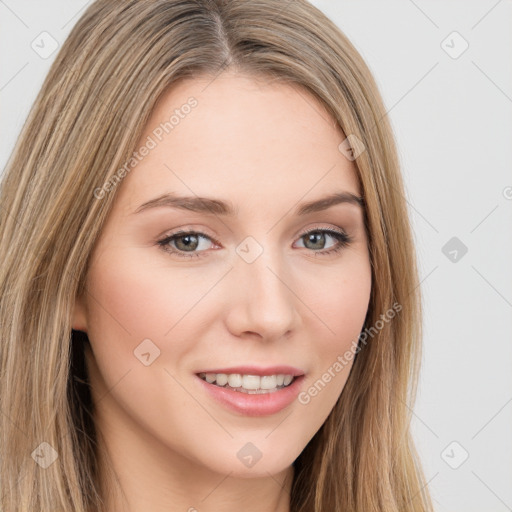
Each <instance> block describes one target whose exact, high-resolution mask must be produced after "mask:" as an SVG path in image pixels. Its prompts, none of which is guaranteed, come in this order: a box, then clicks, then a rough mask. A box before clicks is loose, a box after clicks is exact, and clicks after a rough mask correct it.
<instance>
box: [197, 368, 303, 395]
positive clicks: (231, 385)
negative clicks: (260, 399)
mask: <svg viewBox="0 0 512 512" xmlns="http://www.w3.org/2000/svg"><path fill="white" fill-rule="evenodd" d="M196 375H197V376H198V377H199V378H200V379H202V380H204V381H205V382H207V383H208V384H212V385H214V386H217V387H219V388H226V389H229V390H231V391H238V392H240V393H246V394H249V395H262V394H268V393H275V392H276V391H279V390H281V389H284V388H287V387H288V386H291V385H292V384H293V382H294V381H295V380H296V379H297V378H298V377H299V376H296V375H292V374H290V373H275V374H272V375H253V374H249V373H247V374H246V373H206V372H201V373H198V374H196Z"/></svg>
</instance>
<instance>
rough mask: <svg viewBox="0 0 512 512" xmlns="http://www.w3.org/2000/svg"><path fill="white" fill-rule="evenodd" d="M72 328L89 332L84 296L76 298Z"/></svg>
mask: <svg viewBox="0 0 512 512" xmlns="http://www.w3.org/2000/svg"><path fill="white" fill-rule="evenodd" d="M71 328H72V329H73V330H75V331H82V332H85V333H87V309H86V307H85V301H84V299H83V297H82V296H77V297H76V299H75V305H74V309H73V318H72V324H71Z"/></svg>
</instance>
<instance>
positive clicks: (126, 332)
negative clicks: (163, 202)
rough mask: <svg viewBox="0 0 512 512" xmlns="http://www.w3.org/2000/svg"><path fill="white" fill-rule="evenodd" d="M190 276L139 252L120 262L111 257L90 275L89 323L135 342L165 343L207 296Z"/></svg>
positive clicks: (125, 254)
mask: <svg viewBox="0 0 512 512" xmlns="http://www.w3.org/2000/svg"><path fill="white" fill-rule="evenodd" d="M188 274H189V273H188V272H186V271H184V270H181V271H173V270H170V269H169V268H166V267H163V266H162V263H160V262H157V263H155V261H151V262H148V261H146V258H144V257H142V256H140V253H138V252H137V251H135V250H134V251H130V250H124V251H123V258H122V259H121V258H116V255H115V253H114V252H112V254H110V255H109V256H108V258H107V257H106V256H105V257H104V258H103V259H102V260H101V261H99V260H98V261H96V262H95V264H94V265H93V266H92V267H91V270H90V272H89V279H88V284H89V289H90V290H91V294H92V299H93V300H90V301H89V305H90V308H89V310H90V311H89V314H90V317H91V324H92V325H94V326H96V327H97V328H101V330H102V332H109V333H110V334H115V333H118V335H120V336H122V337H123V338H124V339H130V340H131V341H132V342H133V343H135V342H137V340H139V342H140V341H142V340H143V339H145V338H149V339H163V338H164V337H166V335H167V334H168V333H169V331H171V330H172V329H173V328H174V326H176V325H177V323H178V322H179V321H180V319H182V318H183V317H184V316H185V315H186V314H187V312H188V311H189V310H190V309H191V308H192V307H193V305H194V304H196V303H197V302H198V301H199V300H200V299H201V297H202V296H203V295H204V294H205V291H207V286H206V283H204V282H202V281H201V279H198V278H194V276H190V275H188ZM203 281H204V280H203ZM94 299H95V300H94Z"/></svg>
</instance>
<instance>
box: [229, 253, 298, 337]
mask: <svg viewBox="0 0 512 512" xmlns="http://www.w3.org/2000/svg"><path fill="white" fill-rule="evenodd" d="M230 274H231V276H230V284H229V286H230V287H231V290H232V292H231V291H230V301H229V311H228V314H227V318H226V323H227V327H228V329H229V331H230V332H231V333H232V334H233V335H236V336H239V337H244V336H247V335H248V334H247V333H251V334H253V335H258V336H259V337H260V338H261V339H262V340H266V341H274V340H278V339H280V338H282V337H285V336H288V335H289V334H290V333H291V332H292V331H294V330H295V329H297V328H298V326H299V324H300V321H301V319H300V315H299V312H298V310H297V307H298V303H299V304H300V300H299V298H298V297H297V296H296V295H295V294H294V292H293V282H292V281H293V279H292V273H291V272H290V271H287V270H286V267H285V265H284V262H283V258H282V254H281V255H280V254H279V253H278V252H277V251H275V252H271V251H270V250H269V249H268V248H265V249H264V250H263V253H262V254H261V255H260V256H259V257H258V258H257V259H256V260H255V261H253V262H252V263H248V262H247V261H245V260H244V259H243V258H241V257H238V256H237V257H236V258H235V263H234V268H233V270H232V271H231V272H230Z"/></svg>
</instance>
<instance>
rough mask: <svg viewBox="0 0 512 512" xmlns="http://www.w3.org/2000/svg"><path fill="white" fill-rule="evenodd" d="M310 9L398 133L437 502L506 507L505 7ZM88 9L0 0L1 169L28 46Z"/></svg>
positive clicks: (405, 0) (510, 35)
mask: <svg viewBox="0 0 512 512" xmlns="http://www.w3.org/2000/svg"><path fill="white" fill-rule="evenodd" d="M286 1H288V0H286ZM312 3H313V4H314V5H316V6H317V7H319V8H320V9H322V10H323V11H324V12H325V13H326V14H327V15H328V16H329V17H330V18H332V19H333V20H334V21H335V22H336V23H337V24H338V26H339V27H340V28H341V29H342V30H343V31H344V32H345V33H346V34H347V36H348V37H349V38H350V39H351V41H352V42H353V43H354V45H355V46H356V48H357V49H358V50H359V51H360V52H361V54H362V55H363V57H364V58H365V59H366V61H367V62H368V64H369V66H370V68H371V69H372V71H373V72H374V74H375V77H376V79H377V82H378V84H379V87H380V89H381V92H382V94H383V97H384V100H385V103H386V105H387V108H388V110H389V114H388V115H389V117H390V119H391V122H392V125H393V127H394V130H395V134H396V137H397V142H398V146H399V151H400V155H401V161H402V165H403V173H404V176H405V180H406V187H407V201H408V205H409V210H410V214H411V218H412V222H413V226H414V232H415V239H416V244H417V249H418V256H419V264H420V279H421V289H422V294H423V299H424V309H425V317H424V329H425V338H424V344H425V349H424V358H423V367H422V374H421V382H420V388H419V393H418V400H417V403H416V406H415V408H414V421H413V431H414V436H415V439H416V441H417V446H418V449H419V452H420V455H421V457H422V459H423V462H424V467H425V471H426V475H427V479H428V481H429V484H428V485H429V488H430V490H431V493H432V495H433V497H434V500H435V506H436V510H437V511H438V512H445V511H450V512H484V511H485V512H502V511H503V512H505V511H507V510H512V371H511V370H512V344H511V339H512V337H511V331H512V322H511V312H512V287H511V284H512V279H511V277H512V272H511V267H512V264H511V262H512V237H511V233H512V175H511V172H510V170H511V164H512V139H511V135H512V117H511V112H512V64H511V63H512V31H511V25H512V2H511V1H507V0H500V1H496V0H479V1H468V0H460V1H447V0H443V1H440V0H438V1H433V0H429V1H427V0H423V1H420V0H414V1H413V0H400V1H398V0H396V1H391V0H387V1H381V0H374V1H368V0H351V1H348V0H314V1H313V2H312ZM284 4H285V2H284V1H283V5H284ZM86 5H88V3H87V2H85V1H83V0H80V1H79V0H65V1H64V0H59V1H57V0H46V1H45V2H37V1H35V0H33V1H28V0H0V26H1V30H0V62H1V66H0V113H1V115H0V141H1V142H0V169H3V168H4V166H5V163H6V162H7V158H8V156H9V154H10V151H11V149H12V147H13V144H14V141H15V139H16V137H17V135H18V133H19V131H20V129H21V126H22V124H23V122H24V120H25V117H26V115H27V113H28V109H29V107H30V105H31V103H32V101H33V100H34V98H35V95H36V93H37V91H38V89H39V88H40V86H41V84H42V80H43V78H44V76H45V74H46V73H47V71H48V68H49V66H50V64H51V62H52V60H53V58H54V57H55V53H53V54H52V55H50V56H49V57H48V58H46V59H43V58H41V57H40V56H39V55H38V54H37V53H36V52H35V51H34V50H33V49H32V47H31V44H32V42H33V41H35V42H36V43H38V44H39V45H40V46H42V43H41V42H40V41H41V37H47V36H40V34H41V33H42V32H43V31H46V32H48V33H49V34H51V36H52V37H53V38H55V40H56V41H58V42H59V43H62V41H63V40H64V39H65V37H66V36H67V34H68V33H69V31H70V30H71V28H72V26H73V25H74V23H76V21H77V19H78V17H79V15H80V14H81V12H83V9H84V8H85V6H86ZM454 31H456V32H458V33H459V34H460V36H461V37H462V38H463V39H464V40H465V41H466V42H467V43H468V44H469V47H468V49H467V50H466V51H465V52H464V53H462V54H461V55H460V56H458V57H457V58H452V56H455V55H456V54H458V53H459V52H460V50H461V49H463V45H464V41H463V40H462V39H461V38H459V36H457V35H455V36H454V35H453V34H452V32H454ZM450 34H452V35H450ZM443 41H444V43H443ZM45 47H46V48H48V44H45ZM445 50H446V51H445ZM447 51H448V52H451V53H452V56H450V55H449V54H448V53H447ZM453 237H456V238H457V239H458V240H455V242H452V243H455V244H456V245H454V246H453V247H452V246H448V247H447V248H446V249H445V250H444V252H445V253H446V255H445V253H444V252H443V247H445V244H447V242H448V241H449V240H450V239H452V238H453ZM461 243H463V244H464V245H465V246H466V247H467V253H466V254H464V255H463V254H462V252H461V250H460V247H461V245H460V244H461ZM453 250H455V251H457V253H454V252H453ZM450 252H451V253H450ZM454 258H455V261H452V260H453V259H454ZM466 455H468V458H467V459H466V460H464V458H465V456H466Z"/></svg>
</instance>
